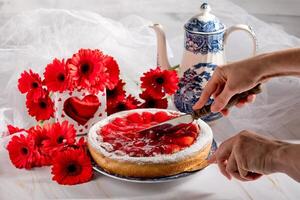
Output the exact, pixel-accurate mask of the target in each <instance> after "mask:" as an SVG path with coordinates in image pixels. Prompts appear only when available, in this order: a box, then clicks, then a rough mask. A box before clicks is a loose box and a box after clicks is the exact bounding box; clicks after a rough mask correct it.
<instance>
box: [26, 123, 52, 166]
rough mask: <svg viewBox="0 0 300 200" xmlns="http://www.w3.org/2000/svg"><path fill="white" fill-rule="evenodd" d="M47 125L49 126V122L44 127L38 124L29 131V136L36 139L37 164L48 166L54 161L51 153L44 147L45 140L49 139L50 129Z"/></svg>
mask: <svg viewBox="0 0 300 200" xmlns="http://www.w3.org/2000/svg"><path fill="white" fill-rule="evenodd" d="M47 127H49V125H48V124H45V125H44V126H43V127H41V126H38V125H37V126H34V127H32V128H30V129H29V130H28V131H27V132H28V138H29V139H31V140H33V141H34V147H35V149H36V154H35V166H39V167H40V166H47V165H50V164H51V163H52V162H51V161H52V159H51V157H50V155H48V154H47V152H46V151H45V149H44V142H45V141H46V140H47V139H48V130H49V129H48V128H47Z"/></svg>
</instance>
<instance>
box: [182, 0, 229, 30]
mask: <svg viewBox="0 0 300 200" xmlns="http://www.w3.org/2000/svg"><path fill="white" fill-rule="evenodd" d="M210 11H211V8H210V6H209V5H208V3H203V4H202V5H201V6H200V13H199V14H197V15H195V16H194V17H192V18H191V19H190V20H189V21H188V22H187V23H186V24H185V25H184V28H185V30H187V31H189V32H192V33H215V32H222V31H223V30H224V29H225V25H224V24H222V23H221V22H220V20H219V19H218V18H217V17H216V16H214V15H212V14H211V13H210Z"/></svg>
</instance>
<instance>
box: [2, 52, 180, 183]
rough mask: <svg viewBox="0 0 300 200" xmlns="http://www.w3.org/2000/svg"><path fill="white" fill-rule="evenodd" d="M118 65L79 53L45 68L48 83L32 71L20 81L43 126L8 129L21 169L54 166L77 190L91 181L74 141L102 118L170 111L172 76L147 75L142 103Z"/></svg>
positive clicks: (57, 176) (81, 147)
mask: <svg viewBox="0 0 300 200" xmlns="http://www.w3.org/2000/svg"><path fill="white" fill-rule="evenodd" d="M119 75H120V69H119V66H118V63H117V62H116V61H115V59H114V58H113V57H112V56H108V55H105V54H103V53H102V52H101V51H100V50H97V49H96V50H91V49H80V50H79V51H78V52H77V53H75V54H74V55H73V56H72V57H71V58H68V59H66V61H65V60H64V59H62V60H59V59H57V58H55V59H54V60H53V61H52V63H50V64H48V65H47V66H46V67H45V71H44V79H42V78H41V76H40V75H39V74H37V73H35V72H33V71H32V70H29V71H24V72H23V73H22V74H21V77H20V79H19V81H18V88H19V90H20V92H21V93H24V94H26V107H27V109H28V113H29V115H31V116H33V117H35V119H36V120H37V121H42V122H44V121H45V120H49V119H51V118H53V119H54V120H55V123H52V124H51V123H50V121H48V122H47V123H46V122H44V123H43V125H37V126H34V127H31V128H29V129H27V130H25V129H20V128H17V127H14V126H12V125H9V126H8V130H9V133H10V134H14V133H16V132H24V133H25V134H20V135H19V136H13V137H12V140H11V141H10V143H9V144H8V146H7V150H8V152H9V156H10V159H11V161H12V163H13V164H14V165H15V166H16V167H17V168H26V169H30V168H32V167H41V166H48V165H52V174H53V180H55V181H57V182H58V183H60V184H78V183H83V182H86V181H89V180H90V179H91V178H92V165H91V159H90V157H89V155H88V152H87V148H86V143H85V142H84V138H83V137H81V138H80V139H78V141H76V135H79V134H82V133H86V132H87V131H88V130H89V128H90V127H91V126H92V125H93V124H94V123H95V122H97V121H99V120H100V119H101V118H104V117H106V116H107V115H110V114H113V113H115V112H119V111H123V110H130V109H135V108H167V107H168V100H167V96H168V95H172V94H174V93H175V91H176V90H177V84H178V81H179V79H178V76H177V73H176V72H175V71H174V70H162V69H161V68H160V67H157V68H156V69H151V70H150V71H149V72H146V73H144V74H143V76H142V77H141V78H140V80H141V93H140V94H139V98H136V97H134V96H133V95H131V94H127V93H126V91H125V89H124V86H125V83H124V81H123V80H122V79H120V76H119Z"/></svg>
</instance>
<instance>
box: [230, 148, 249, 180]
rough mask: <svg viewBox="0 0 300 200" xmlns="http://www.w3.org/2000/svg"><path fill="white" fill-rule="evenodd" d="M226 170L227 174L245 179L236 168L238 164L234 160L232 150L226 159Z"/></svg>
mask: <svg viewBox="0 0 300 200" xmlns="http://www.w3.org/2000/svg"><path fill="white" fill-rule="evenodd" d="M226 171H227V172H228V174H230V175H231V176H233V177H234V178H236V179H238V180H240V181H247V180H246V179H245V178H244V177H241V175H240V171H239V170H238V165H237V162H236V160H235V156H234V152H232V153H231V154H230V157H229V159H228V161H227V166H226Z"/></svg>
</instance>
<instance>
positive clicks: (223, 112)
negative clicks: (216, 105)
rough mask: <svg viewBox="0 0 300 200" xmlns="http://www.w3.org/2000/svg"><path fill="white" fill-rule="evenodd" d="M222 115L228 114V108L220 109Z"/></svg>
mask: <svg viewBox="0 0 300 200" xmlns="http://www.w3.org/2000/svg"><path fill="white" fill-rule="evenodd" d="M221 113H222V115H224V116H228V115H229V110H228V109H223V110H221Z"/></svg>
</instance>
